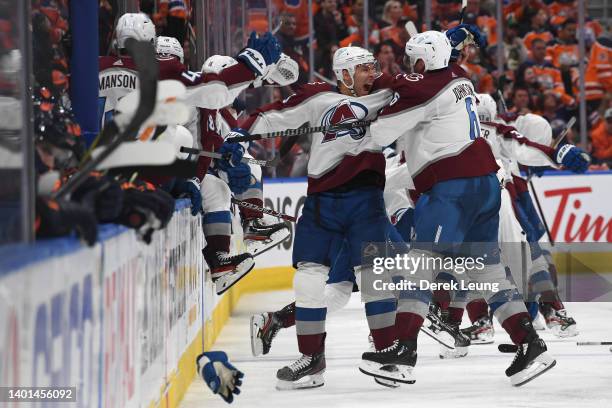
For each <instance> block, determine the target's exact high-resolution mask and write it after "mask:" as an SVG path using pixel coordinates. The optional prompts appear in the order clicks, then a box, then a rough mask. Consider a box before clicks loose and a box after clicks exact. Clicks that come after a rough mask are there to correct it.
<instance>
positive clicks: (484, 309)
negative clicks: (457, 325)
mask: <svg viewBox="0 0 612 408" xmlns="http://www.w3.org/2000/svg"><path fill="white" fill-rule="evenodd" d="M466 309H467V312H468V317H469V318H470V321H471V322H472V323H474V322H475V321H477V320H478V319H481V318H483V317H485V316H488V314H489V306H488V305H487V302H486V301H485V300H484V299H482V298H481V299H475V300H472V301H471V302H470V303H468V304H467V306H466Z"/></svg>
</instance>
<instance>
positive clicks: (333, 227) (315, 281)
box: [239, 47, 412, 389]
mask: <svg viewBox="0 0 612 408" xmlns="http://www.w3.org/2000/svg"><path fill="white" fill-rule="evenodd" d="M333 64H334V66H333V68H334V72H335V73H336V77H337V79H338V87H335V86H332V85H329V84H326V83H311V84H306V85H304V86H303V87H302V89H301V90H300V91H299V92H297V93H296V94H294V95H292V96H290V97H289V98H287V99H286V100H285V101H282V102H277V103H274V104H271V105H268V106H265V107H263V108H261V109H259V110H258V111H257V112H256V113H254V114H253V115H251V116H250V117H249V118H248V119H247V120H246V121H245V122H244V123H243V125H242V127H243V128H244V130H245V131H247V132H252V133H265V132H271V131H279V130H284V129H292V128H297V127H300V126H301V125H303V124H305V123H309V124H310V125H311V126H319V125H323V126H332V125H341V124H348V123H351V122H356V121H361V120H371V119H374V118H375V117H376V115H377V112H378V110H379V109H380V108H382V107H383V106H385V105H386V104H388V103H389V101H390V100H391V98H392V92H390V91H389V90H388V87H389V81H390V78H389V77H387V76H380V74H379V72H378V68H377V64H376V60H375V59H374V57H373V55H372V54H371V53H370V52H369V51H367V50H364V49H362V48H359V47H345V48H341V49H339V50H338V51H337V52H336V54H335V55H334V59H333ZM239 133H244V131H239ZM381 150H382V149H381V147H380V146H379V145H377V144H376V143H374V141H373V140H372V138H371V137H370V132H369V128H368V127H367V126H364V127H357V128H354V129H344V130H343V129H336V130H334V129H330V130H329V131H327V132H324V133H316V134H314V135H313V141H312V149H311V155H310V161H309V163H308V192H307V197H306V201H305V203H304V210H303V213H302V216H301V217H300V219H299V220H298V223H297V225H296V233H295V243H294V249H293V264H294V265H295V266H296V267H297V272H296V275H295V278H294V289H295V299H296V312H295V316H296V330H297V337H298V348H299V350H300V352H301V353H302V357H300V358H299V359H298V360H297V361H295V362H294V363H292V364H291V365H289V366H287V367H283V368H282V369H280V370H279V371H278V373H277V378H278V380H279V381H278V383H277V387H278V388H280V389H295V388H308V387H317V386H321V385H323V373H324V370H325V354H324V350H325V316H326V313H327V308H326V305H325V297H324V292H325V291H324V288H325V282H326V281H327V278H328V273H329V266H330V259H329V256H330V254H331V252H330V251H331V249H332V246H333V245H334V243H337V242H338V240H342V239H347V240H348V243H349V256H350V266H351V267H354V268H355V271H356V272H357V273H359V272H362V273H363V269H367V268H368V267H367V266H366V267H362V259H361V258H362V257H361V246H362V244H363V243H367V242H385V241H386V237H387V230H388V228H387V226H388V220H387V218H386V214H385V208H384V202H383V196H382V189H383V186H384V171H385V162H384V157H383V155H382V152H381ZM378 296H379V297H376V296H372V297H371V298H368V299H365V300H366V315H367V319H368V324H369V326H370V331H371V332H372V335H373V339H374V343H375V346H376V349H377V350H379V351H380V352H379V353H364V355H363V356H362V366H361V369H362V371H363V372H365V373H366V374H368V375H373V376H380V377H382V378H389V379H391V380H396V381H398V382H403V383H411V382H412V379H411V378H410V374H409V372H408V369H409V366H410V363H411V360H412V356H411V355H409V354H408V353H404V352H402V351H401V350H400V349H399V348H398V346H397V344H396V342H395V340H396V335H395V327H394V324H395V298H394V297H393V296H392V295H390V296H389V295H387V294H382V295H380V294H379V295H378ZM385 365H388V366H389V367H392V368H393V369H392V370H389V371H385V370H382V369H381V368H382V367H383V366H385Z"/></svg>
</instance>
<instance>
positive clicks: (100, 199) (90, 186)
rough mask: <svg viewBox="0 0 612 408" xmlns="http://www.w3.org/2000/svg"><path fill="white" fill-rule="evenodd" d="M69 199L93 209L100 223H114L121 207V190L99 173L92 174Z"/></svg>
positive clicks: (108, 178)
mask: <svg viewBox="0 0 612 408" xmlns="http://www.w3.org/2000/svg"><path fill="white" fill-rule="evenodd" d="M71 198H72V200H73V201H77V202H79V203H81V204H83V205H85V206H86V207H88V208H93V209H95V215H96V218H97V219H98V221H100V222H112V221H115V220H116V219H117V217H119V215H120V214H121V208H122V207H123V190H121V186H120V185H119V183H117V182H116V181H114V180H112V179H111V178H110V177H108V176H103V175H102V174H101V173H99V172H92V173H91V174H90V176H89V177H88V178H87V179H86V180H85V181H84V182H83V184H81V186H79V188H77V189H76V190H75V192H74V193H72V196H71Z"/></svg>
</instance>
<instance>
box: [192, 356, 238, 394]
mask: <svg viewBox="0 0 612 408" xmlns="http://www.w3.org/2000/svg"><path fill="white" fill-rule="evenodd" d="M196 366H197V369H198V374H199V375H200V377H202V379H203V380H204V382H205V383H206V385H208V388H210V389H211V391H212V392H213V393H215V394H219V395H220V396H221V398H223V400H224V401H225V402H227V403H228V404H229V403H231V402H232V401H234V394H236V395H238V394H240V388H238V387H240V386H241V385H242V378H243V377H244V374H243V373H242V372H241V371H240V370H238V369H236V367H234V366H233V365H232V364H231V363H230V362H229V359H228V358H227V354H225V353H224V352H223V351H209V352H207V353H202V354H200V355H199V356H198V357H197V358H196Z"/></svg>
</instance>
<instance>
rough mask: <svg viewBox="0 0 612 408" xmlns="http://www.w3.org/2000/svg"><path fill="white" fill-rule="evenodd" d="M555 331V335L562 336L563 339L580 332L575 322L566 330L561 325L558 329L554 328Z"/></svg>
mask: <svg viewBox="0 0 612 408" xmlns="http://www.w3.org/2000/svg"><path fill="white" fill-rule="evenodd" d="M553 333H554V335H555V336H557V337H560V338H562V339H565V338H567V337H575V336H577V335H579V334H580V332H579V331H578V329H577V328H576V325H575V324H573V325H571V326H568V327H567V328H566V329H565V330H563V329H561V328H560V326H559V328H558V329H556V330H553Z"/></svg>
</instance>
